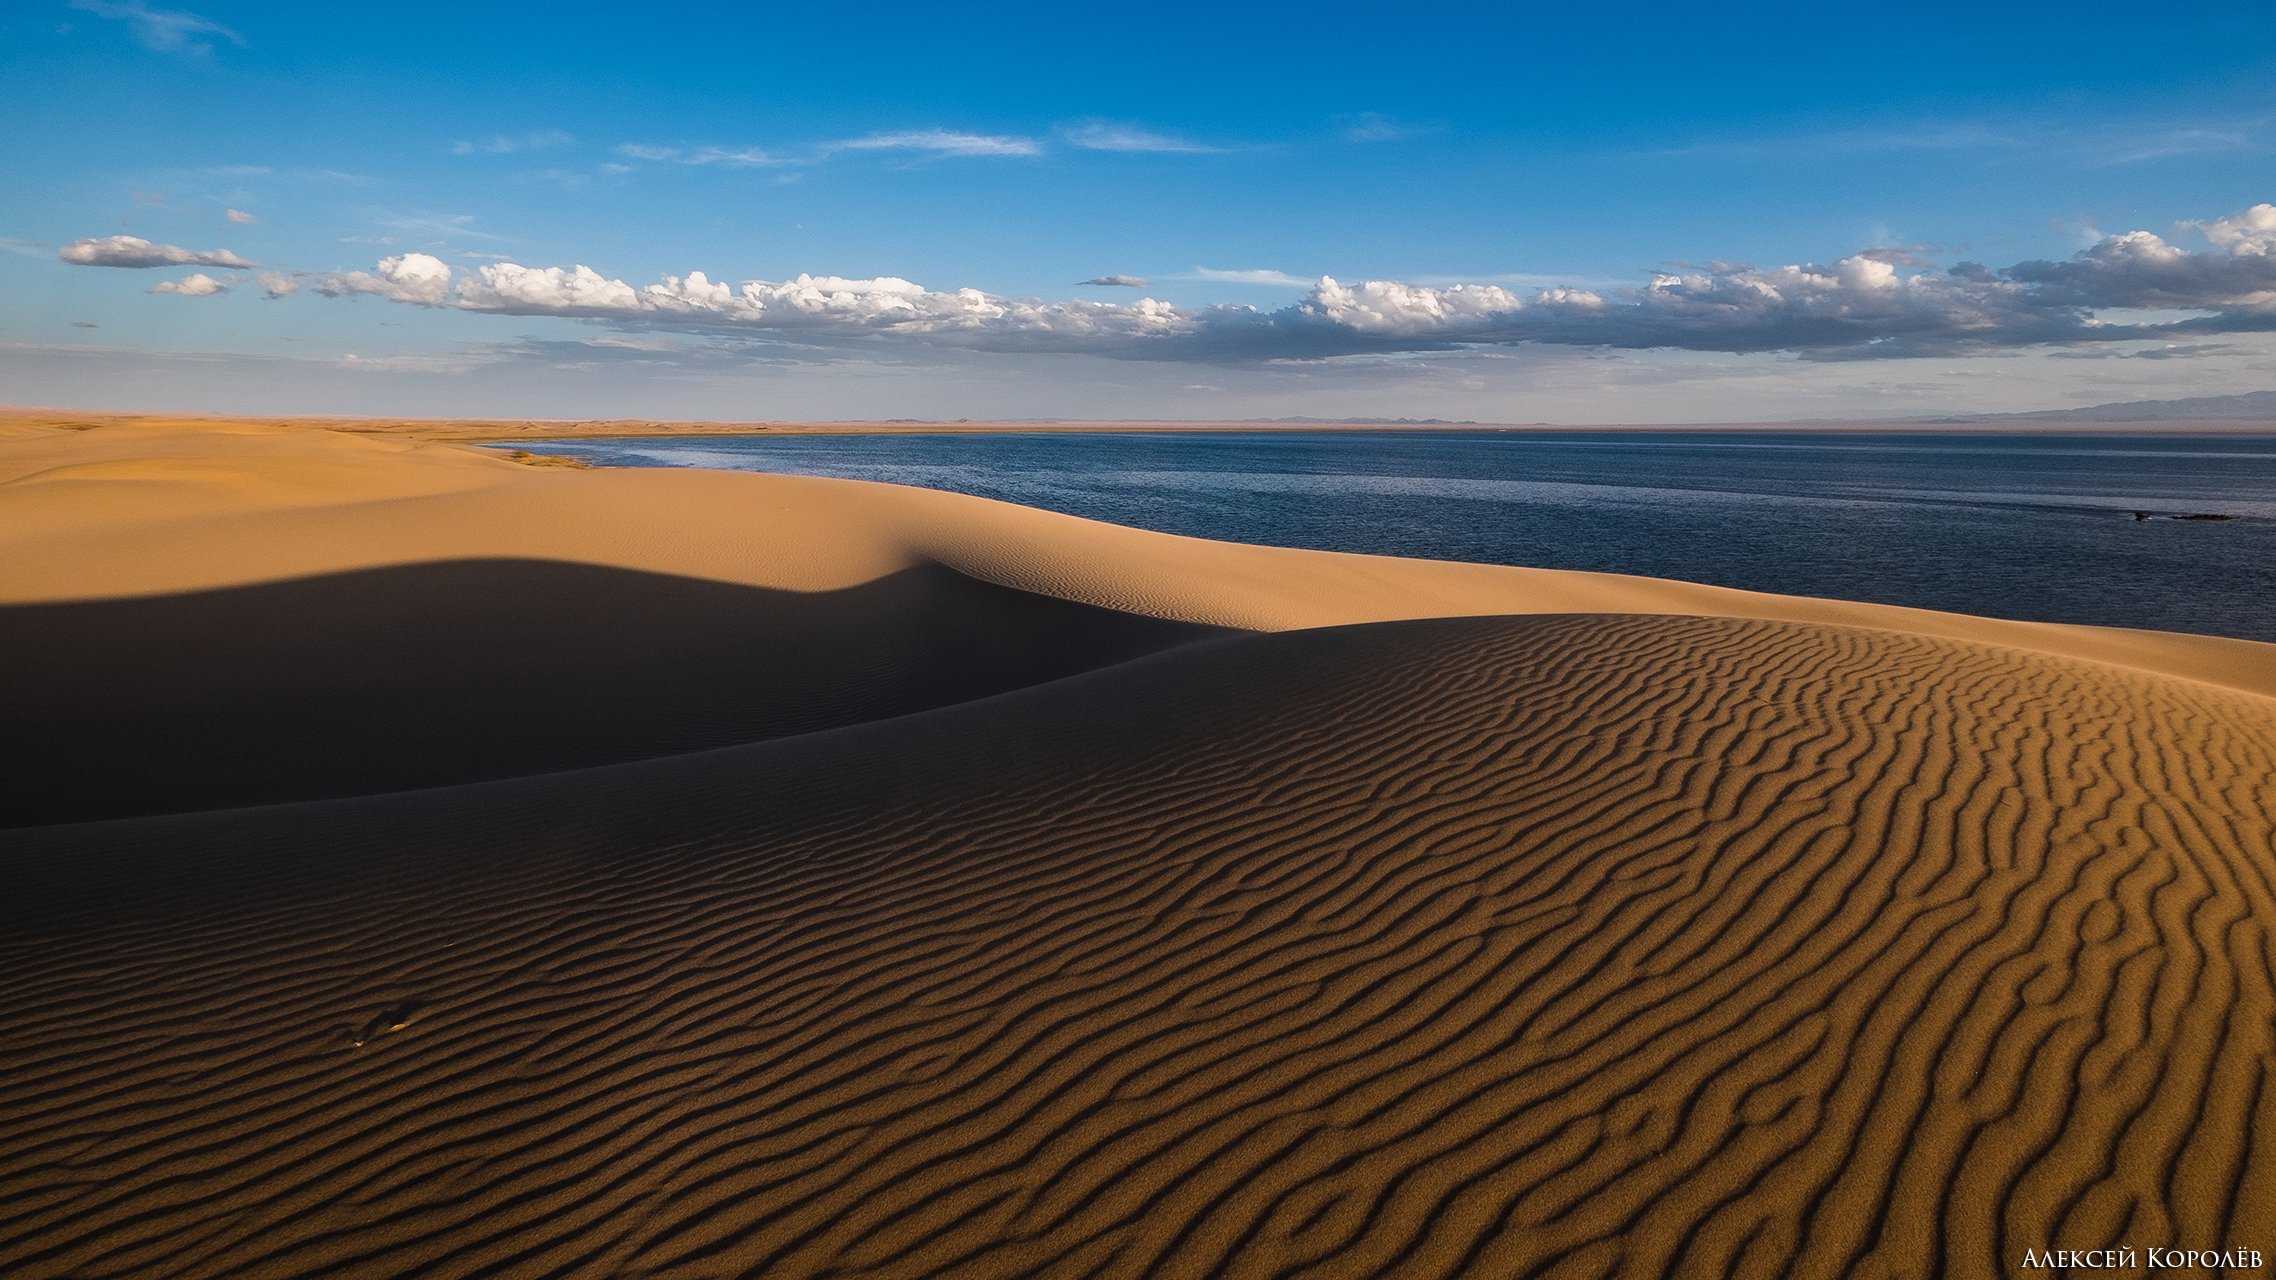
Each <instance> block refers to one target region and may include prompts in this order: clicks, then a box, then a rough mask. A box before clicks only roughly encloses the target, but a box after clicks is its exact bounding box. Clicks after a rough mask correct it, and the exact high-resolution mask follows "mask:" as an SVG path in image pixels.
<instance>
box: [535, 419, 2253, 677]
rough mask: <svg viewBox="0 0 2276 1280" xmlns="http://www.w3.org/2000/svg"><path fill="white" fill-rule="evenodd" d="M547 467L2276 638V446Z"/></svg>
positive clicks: (1163, 446) (861, 452) (1146, 445)
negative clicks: (933, 493) (782, 480)
mask: <svg viewBox="0 0 2276 1280" xmlns="http://www.w3.org/2000/svg"><path fill="white" fill-rule="evenodd" d="M544 447H545V449H546V450H547V451H548V452H554V453H569V454H576V455H579V456H582V457H585V458H588V459H590V460H592V461H594V462H596V463H601V464H604V465H612V466H680V467H723V468H729V469H733V470H743V471H772V472H785V473H791V474H797V475H822V476H846V477H851V478H854V479H861V480H883V481H889V482H892V483H895V484H908V485H921V486H925V487H928V488H934V489H951V490H955V491H957V492H960V493H971V494H979V495H981V496H983V497H989V498H1000V499H1002V500H1004V501H1007V502H1018V503H1024V504H1026V505H1029V506H1036V507H1046V508H1050V509H1052V510H1057V511H1065V512H1070V513H1073V514H1075V515H1080V516H1088V517H1090V518H1092V519H1095V520H1110V521H1113V522H1115V523H1118V524H1129V525H1138V526H1140V527H1143V528H1148V529H1159V530H1164V531H1166V532H1170V533H1182V534H1193V535H1196V536H1199V537H1205V538H1223V539H1231V540H1234V541H1239V542H1262V543H1272V544H1277V545H1280V546H1290V547H1318V548H1326V549H1331V550H1336V551H1363V552H1374V553H1379V554H1383V555H1399V556H1427V557H1432V558H1437V559H1445V560H1475V561H1483V562H1487V563H1492V564H1522V565H1540V566H1546V567H1550V568H1559V569H1595V570H1604V571H1608V572H1613V573H1638V574H1649V575H1652V576H1655V577H1664V578H1684V579H1689V580H1691V581H1694V582H1711V583H1717V584H1720V585H1723V586H1731V587H1747V588H1752V589H1754V590H1758V591H1779V592H1788V593H1794V594H1800V595H1815V596H1835V597H1842V598H1847V599H1853V600H1873V601H1880V602H1884V603H1889V604H1904V605H1917V606H1921V607H1924V608H1931V609H1952V610H1958V611H1961V612H1966V613H1979V614H1990V615H1994V616H1999V617H2008V618H2028V619H2036V620H2043V621H2054V622H2088V623H2100V624H2104V625H2109V626H2127V627H2153V628H2158V629H2162V630H2169V631H2195V632H2203V633H2207V634H2212V635H2226V636H2243V637H2247V638H2250V639H2256V640H2270V641H2276V436H2236V435H2225V436H2212V435H2178V434H2176V435H2157V436H2124V437H2121V436H2081V435H2073V436H2044V435H2041V436H1982V435H1937V436H1923V435H1918V434H1904V435H1897V434H1870V435H1851V434H1842V435H1832V434H1806V435H1805V434H1789V433H1776V434H1772V433H1722V432H1712V433H1711V432H1680V433H1678V432H1670V433H1652V434H1632V433H1611V432H1557V433H1532V432H1525V433H1518V432H1511V433H1489V434H1450V433H1441V434H1401V433H1391V432H1381V433H1378V432H1366V433H1344V432H1317V433H1286V432H1254V433H1247V432H1244V433H1237V434H1230V433H1228V434H1220V433H1210V434H1203V433H1191V434H1138V433H1132V434H1110V435H1057V434H1046V433H1022V434H1008V435H905V436H784V437H774V438H767V437H756V438H751V437H727V438H722V437H712V438H683V439H637V440H578V441H555V442H548V443H547V444H546V445H545V446H544ZM2135 511H2146V512H2150V513H2152V514H2154V515H2156V516H2160V517H2164V516H2172V515H2181V514H2188V513H2194V512H2218V513H2224V514H2229V515H2234V516H2237V517H2239V518H2238V519H2236V520H2233V521H2227V522H2217V523H2216V522H2193V521H2177V520H2172V519H2164V518H2158V519H2151V520H2147V521H2137V520H2135V519H2134V518H2133V516H2132V514H2131V513H2132V512H2135Z"/></svg>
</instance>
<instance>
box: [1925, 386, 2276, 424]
mask: <svg viewBox="0 0 2276 1280" xmlns="http://www.w3.org/2000/svg"><path fill="white" fill-rule="evenodd" d="M1927 421H1933V422H2256V421H2267V422H2276V391H2247V392H2245V393H2244V394H2243V395H2240V396H2187V397H2184V398H2182V399H2179V400H2126V401H2121V402H2119V403H2116V404H2097V405H2089V406H2087V407H2086V408H2083V409H2041V410H2038V411H2036V412H2033V413H1977V414H1969V415H1967V416H1964V417H1952V418H1934V419H1927Z"/></svg>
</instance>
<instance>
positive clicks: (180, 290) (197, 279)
mask: <svg viewBox="0 0 2276 1280" xmlns="http://www.w3.org/2000/svg"><path fill="white" fill-rule="evenodd" d="M150 292H152V293H171V294H175V295H177V296H179V297H184V298H210V297H212V296H213V295H214V294H217V293H227V292H229V286H228V285H226V284H223V283H222V282H221V281H219V280H216V279H214V278H213V277H212V276H209V275H207V274H206V273H205V272H203V271H193V272H191V273H190V274H189V275H186V276H184V277H182V278H181V279H179V280H161V281H159V282H158V283H156V284H154V285H152V286H150Z"/></svg>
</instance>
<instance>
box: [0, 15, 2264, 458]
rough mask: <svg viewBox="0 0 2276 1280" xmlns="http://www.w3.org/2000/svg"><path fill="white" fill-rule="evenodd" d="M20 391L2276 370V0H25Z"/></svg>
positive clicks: (745, 390) (495, 411) (1537, 381)
mask: <svg viewBox="0 0 2276 1280" xmlns="http://www.w3.org/2000/svg"><path fill="white" fill-rule="evenodd" d="M0 142H4V145H5V149H6V155H7V156H8V157H9V161H10V170H11V171H10V173H9V175H8V179H7V182H6V184H5V186H4V187H0V191H4V192H5V196H4V197H0V403H14V404H51V405H70V406H77V407H86V408H121V409H178V410H198V411H232V412H269V413H373V414H448V415H469V416H472V415H479V416H529V417H591V416H642V417H656V418H680V417H711V418H716V417H729V418H861V417H939V418H955V417H1025V418H1034V417H1073V418H1115V417H1133V418H1241V417H1268V416H1280V415H1312V416H1320V417H1347V416H1382V417H1443V418H1466V419H1478V420H1484V421H1511V422H1529V421H1565V422H1608V421H1663V422H1677V421H1742V420H1750V419H1782V418H1783V419H1791V418H1810V417H1828V416H1836V417H1874V416H1904V415H1917V414H1934V413H1947V412H1969V411H1999V410H2017V409H2043V408H2060V407H2064V406H2072V405H2085V404H2093V403H2100V402H2106V401H2113V400H2134V399H2149V398H2165V397H2178V396H2192V395H2208V394H2222V393H2229V392H2241V391H2250V390H2259V389H2264V388H2268V387H2271V386H2276V207H2272V202H2276V7H2272V6H2264V5H2241V6H2177V7H2170V8H2167V9H2163V10H2158V11H2155V12H2149V11H2144V10H2142V9H2141V8H2140V7H2139V6H2137V5H2118V4H2103V3H2087V2H2079V3H2067V4H2060V5H2056V4H2037V3H2013V4H2002V5H1984V4H1968V5H1960V4H1933V5H1932V4H1910V5H1907V4H1892V5H1885V6H1879V7H1875V8H1871V9H1863V8H1857V7H1851V6H1829V5H1823V4H1810V5H1799V4H1797V5H1791V6H1769V5H1757V6H1746V7H1743V8H1734V7H1730V6H1710V5H1684V6H1672V5H1671V6H1651V5H1637V6H1615V5H1572V4H1558V5H1536V4H1521V3H1501V4H1492V5H1459V4H1442V5H1433V6H1424V7H1415V6H1396V7H1395V6H1389V5H1383V6H1343V7H1329V6H1314V5H1307V6H1293V5H1291V6H1240V5H1225V4H1213V5H1200V4H1180V3H1160V4H1153V5H1148V6H1144V7H1142V8H1141V7H1127V8H1125V7H1105V8H1100V7H1090V6H1073V5H1065V4H1053V5H994V6H986V7H984V8H983V7H973V8H958V7H955V6H938V5H921V6H920V5H892V4H886V5H872V6H867V7H863V8H861V9H858V10H842V11H841V10H838V9H836V8H834V7H823V6H784V5H771V4H751V5H733V6H729V5H718V6H711V5H693V4H673V3H653V4H648V5H643V6H638V7H634V8H627V7H623V6H616V5H597V4H595V5H580V4H565V5H559V6H546V7H542V8H540V7H532V6H505V5H481V4H465V3H457V4H450V5H444V4H432V3H416V2H413V3H398V4H390V5H384V6H361V7H335V6H318V5H301V4H279V3H252V2H249V0H247V2H233V0H192V3H191V4H190V5H189V7H187V8H179V7H175V6H173V5H172V4H166V3H157V2H155V0H18V2H17V3H14V4H11V5H9V6H7V8H6V9H5V10H4V11H0Z"/></svg>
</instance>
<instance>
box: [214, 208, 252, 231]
mask: <svg viewBox="0 0 2276 1280" xmlns="http://www.w3.org/2000/svg"><path fill="white" fill-rule="evenodd" d="M221 216H222V217H225V218H227V219H229V220H230V221H231V222H234V223H236V224H237V225H238V226H241V227H242V226H245V225H247V224H248V223H254V222H259V221H260V219H259V218H256V217H254V216H253V215H252V214H249V213H247V212H245V211H244V210H243V209H228V210H224V211H223V212H222V215H221Z"/></svg>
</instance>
